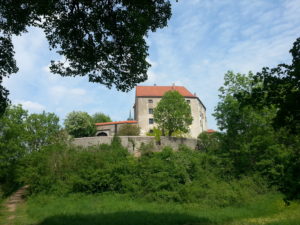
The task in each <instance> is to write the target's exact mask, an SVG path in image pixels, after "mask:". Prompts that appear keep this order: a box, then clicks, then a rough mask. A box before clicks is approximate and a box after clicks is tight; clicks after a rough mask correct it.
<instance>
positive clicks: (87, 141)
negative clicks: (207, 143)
mask: <svg viewBox="0 0 300 225" xmlns="http://www.w3.org/2000/svg"><path fill="white" fill-rule="evenodd" d="M119 138H120V139H121V143H122V146H124V147H125V148H127V149H128V151H129V152H130V153H133V154H135V153H136V152H139V150H140V149H141V146H142V145H152V146H153V151H159V150H161V149H163V148H164V147H167V146H169V147H171V148H173V149H175V150H177V149H178V148H179V147H180V146H181V145H185V146H187V147H189V148H191V149H196V146H197V139H194V138H177V137H161V138H160V142H159V143H157V142H156V141H155V138H154V137H151V136H119ZM112 140H113V137H111V136H97V137H82V138H74V140H73V142H72V143H73V144H74V145H75V146H81V147H89V146H96V145H101V144H111V142H112Z"/></svg>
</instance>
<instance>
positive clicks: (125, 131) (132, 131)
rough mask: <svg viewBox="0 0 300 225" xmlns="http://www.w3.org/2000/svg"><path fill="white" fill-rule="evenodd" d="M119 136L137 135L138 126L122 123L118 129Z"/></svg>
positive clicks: (138, 133)
mask: <svg viewBox="0 0 300 225" xmlns="http://www.w3.org/2000/svg"><path fill="white" fill-rule="evenodd" d="M118 135H119V136H139V135H140V128H139V126H138V125H135V124H122V126H120V128H119V130H118Z"/></svg>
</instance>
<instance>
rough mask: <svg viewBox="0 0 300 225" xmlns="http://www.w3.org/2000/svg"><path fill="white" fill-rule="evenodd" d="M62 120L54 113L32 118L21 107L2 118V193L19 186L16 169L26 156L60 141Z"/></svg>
mask: <svg viewBox="0 0 300 225" xmlns="http://www.w3.org/2000/svg"><path fill="white" fill-rule="evenodd" d="M58 122H59V119H58V117H57V116H56V115H55V114H53V113H45V112H43V113H42V114H31V115H29V114H28V112H27V111H26V110H24V109H23V108H22V106H21V105H18V106H9V107H8V108H7V109H6V111H5V113H4V115H3V116H2V117H1V118H0V153H1V154H0V192H3V193H2V194H9V192H10V191H12V190H13V189H14V188H15V187H16V186H17V185H18V184H19V182H18V171H17V167H18V165H19V164H20V163H22V160H23V158H24V157H27V156H28V155H30V153H31V152H35V151H39V150H40V149H41V147H42V146H43V147H44V146H46V145H50V144H53V143H55V142H56V141H58V140H59V141H61V140H62V137H61V135H60V130H59V129H60V127H59V125H58ZM0 195H1V193H0Z"/></svg>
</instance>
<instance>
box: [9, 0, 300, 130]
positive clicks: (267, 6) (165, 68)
mask: <svg viewBox="0 0 300 225" xmlns="http://www.w3.org/2000/svg"><path fill="white" fill-rule="evenodd" d="M174 2H175V1H174ZM172 8H173V16H172V18H171V20H170V21H169V24H168V27H166V28H164V29H161V30H158V31H157V32H155V33H151V34H149V37H148V38H147V42H148V44H149V46H150V48H149V58H148V61H149V62H150V63H151V64H152V67H151V68H150V70H149V71H148V76H149V79H148V81H146V82H144V83H142V84H141V85H153V84H154V83H155V84H157V85H172V83H175V84H176V85H183V86H185V87H187V88H188V89H189V90H190V91H191V92H192V93H196V94H197V96H199V97H200V99H201V100H202V102H203V103H204V104H205V105H206V108H207V116H208V127H209V128H213V129H216V128H217V126H216V122H215V120H214V118H213V117H212V115H211V114H212V113H213V111H214V107H215V106H216V104H217V102H218V88H219V87H220V86H221V85H222V84H223V76H224V74H225V73H226V71H228V70H233V71H234V72H241V73H247V72H248V71H250V70H251V71H253V72H257V71H259V70H260V69H261V68H262V67H263V66H270V67H272V66H275V65H277V64H279V63H282V62H290V60H291V57H290V55H289V53H288V51H289V49H290V48H291V46H292V43H293V42H294V41H295V40H296V38H297V37H300V0H251V1H250V0H221V1H220V0H180V1H179V2H177V3H174V4H173V6H172ZM13 41H14V44H15V51H16V59H17V63H18V66H19V68H20V70H19V72H18V73H17V74H14V75H12V76H11V77H10V78H9V79H6V80H5V81H4V86H6V87H7V88H8V89H9V90H10V99H11V100H12V103H13V104H18V103H21V104H22V105H23V106H24V108H26V109H28V110H29V111H30V112H42V111H43V110H45V111H47V112H54V113H56V114H57V115H59V117H60V118H61V120H62V121H63V119H64V118H65V116H66V114H67V113H69V112H71V111H73V110H76V111H77V110H80V111H86V112H88V113H90V114H93V113H95V112H103V113H105V114H108V115H110V116H111V118H112V119H113V120H126V119H127V117H128V114H129V111H130V109H131V108H132V106H133V102H134V90H132V91H131V92H129V93H122V92H118V91H116V90H115V89H107V88H106V87H104V86H102V85H99V84H95V83H89V82H88V80H87V78H85V77H77V78H62V77H60V76H59V75H55V74H51V73H49V69H48V66H49V63H50V60H51V59H58V58H60V57H59V56H58V55H57V54H56V53H55V52H50V51H49V47H48V43H47V40H46V39H45V36H44V34H43V32H42V31H41V30H39V29H35V28H30V29H29V32H28V33H26V34H24V35H22V36H20V37H15V38H14V40H13Z"/></svg>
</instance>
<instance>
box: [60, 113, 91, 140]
mask: <svg viewBox="0 0 300 225" xmlns="http://www.w3.org/2000/svg"><path fill="white" fill-rule="evenodd" d="M64 124H65V127H66V130H67V131H68V132H69V134H70V135H72V136H74V137H76V138H78V137H89V136H94V135H95V133H96V127H95V124H94V121H93V118H92V117H91V116H90V115H89V114H88V113H86V112H80V111H77V112H76V111H73V112H71V113H69V114H68V115H67V118H66V119H65V122H64Z"/></svg>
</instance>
